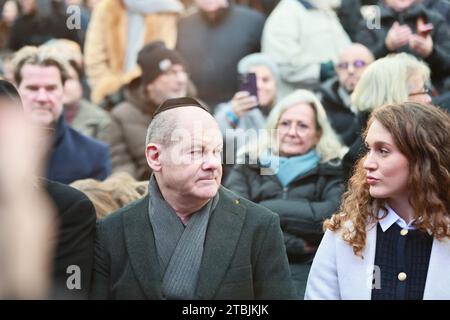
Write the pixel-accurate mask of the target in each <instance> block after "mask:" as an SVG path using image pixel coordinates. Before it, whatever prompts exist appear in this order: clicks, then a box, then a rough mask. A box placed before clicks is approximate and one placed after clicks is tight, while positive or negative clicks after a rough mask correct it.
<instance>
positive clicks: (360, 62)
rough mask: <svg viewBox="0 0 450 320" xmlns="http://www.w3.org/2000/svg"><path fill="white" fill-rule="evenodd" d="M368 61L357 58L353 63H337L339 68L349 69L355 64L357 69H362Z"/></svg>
mask: <svg viewBox="0 0 450 320" xmlns="http://www.w3.org/2000/svg"><path fill="white" fill-rule="evenodd" d="M366 64H367V63H366V62H365V61H364V60H355V61H353V63H351V62H341V63H338V64H337V65H336V67H337V68H338V69H341V70H347V69H348V67H349V66H350V65H353V68H355V69H361V68H364V67H365V66H366Z"/></svg>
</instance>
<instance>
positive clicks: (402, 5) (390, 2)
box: [384, 0, 417, 12]
mask: <svg viewBox="0 0 450 320" xmlns="http://www.w3.org/2000/svg"><path fill="white" fill-rule="evenodd" d="M415 2H417V0H384V3H385V4H386V6H388V7H390V8H392V9H393V10H394V11H395V12H402V11H405V10H406V9H408V8H409V7H410V6H412V5H413V4H414V3H415Z"/></svg>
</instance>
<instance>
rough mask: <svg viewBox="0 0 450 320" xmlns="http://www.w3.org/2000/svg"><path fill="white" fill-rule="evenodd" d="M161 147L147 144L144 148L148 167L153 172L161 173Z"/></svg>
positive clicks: (155, 144)
mask: <svg viewBox="0 0 450 320" xmlns="http://www.w3.org/2000/svg"><path fill="white" fill-rule="evenodd" d="M160 156H161V145H159V144H157V143H149V144H148V145H147V146H146V147H145V157H146V159H147V163H148V166H149V167H150V168H151V169H152V170H153V171H154V172H158V171H161V161H160Z"/></svg>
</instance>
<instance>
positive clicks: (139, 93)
mask: <svg viewBox="0 0 450 320" xmlns="http://www.w3.org/2000/svg"><path fill="white" fill-rule="evenodd" d="M137 63H138V65H139V67H140V69H141V76H140V77H138V78H136V79H134V80H133V81H131V82H130V83H129V84H127V85H126V86H125V88H124V92H125V101H124V102H122V103H120V104H118V105H117V106H115V107H114V108H113V109H112V111H111V117H112V120H113V124H112V128H111V132H112V134H111V137H110V146H111V160H112V163H113V172H119V171H125V172H128V173H129V174H131V175H132V176H134V177H135V178H136V179H138V180H148V178H149V177H150V169H149V167H148V165H147V163H146V162H145V159H144V158H143V157H142V146H143V145H144V139H145V138H144V137H145V132H146V130H147V127H148V124H149V123H150V121H151V119H152V114H153V112H154V111H155V109H156V108H157V106H158V105H159V104H161V103H162V102H163V101H164V100H166V99H170V98H178V97H182V96H185V95H187V94H188V92H187V91H188V81H189V76H188V74H187V66H186V63H185V61H184V59H183V57H182V56H181V55H180V54H179V53H178V52H177V51H175V50H171V49H168V48H167V47H166V46H165V44H164V43H163V42H161V41H155V42H152V43H150V44H148V45H146V46H144V47H143V48H142V49H141V51H140V52H139V54H138V59H137Z"/></svg>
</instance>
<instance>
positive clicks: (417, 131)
mask: <svg viewBox="0 0 450 320" xmlns="http://www.w3.org/2000/svg"><path fill="white" fill-rule="evenodd" d="M375 120H376V121H378V122H379V123H380V124H381V125H383V127H384V128H386V129H387V130H388V131H389V132H390V133H391V135H392V137H393V140H394V142H395V144H396V146H397V147H398V149H399V150H400V152H401V153H402V154H403V155H405V156H406V157H407V159H408V161H409V172H410V176H409V181H408V185H409V192H410V197H409V201H410V204H411V206H412V208H413V210H414V218H415V223H414V226H415V227H416V228H417V229H419V230H421V231H424V232H429V233H430V234H432V235H433V236H434V237H435V238H436V239H438V240H441V239H443V238H450V116H449V114H448V113H447V112H445V111H443V110H441V109H440V108H438V107H435V106H431V105H422V104H418V103H411V102H406V103H403V104H393V105H386V106H383V107H381V108H378V109H376V110H375V111H374V112H373V113H372V115H371V117H370V119H369V122H368V125H367V129H366V131H365V132H364V134H363V136H364V138H365V137H366V136H367V131H368V129H369V128H370V126H371V124H372V123H373V122H374V121H375ZM365 159H366V156H363V157H362V158H361V159H360V160H359V161H358V162H357V164H356V167H355V170H354V174H353V176H352V177H351V179H350V181H349V188H348V191H347V192H346V193H345V194H344V195H343V201H342V203H341V206H340V209H339V211H338V213H336V214H335V215H333V216H332V217H331V218H330V219H328V220H326V221H325V223H324V228H325V229H326V228H328V229H330V230H331V231H337V230H341V231H342V238H343V240H344V241H346V242H348V243H349V244H350V245H351V246H352V247H353V252H354V253H355V255H357V256H362V255H361V253H362V251H363V249H364V247H365V244H366V230H367V227H368V226H370V225H373V224H374V223H376V222H378V220H381V219H382V218H384V217H385V216H386V214H387V210H386V209H385V208H384V205H385V201H384V200H383V199H375V198H373V197H371V195H370V193H369V184H368V183H367V176H366V170H365V169H364V168H363V162H364V160H365ZM380 209H381V210H383V211H384V214H383V215H381V216H380V217H379V216H378V212H379V210H380Z"/></svg>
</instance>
